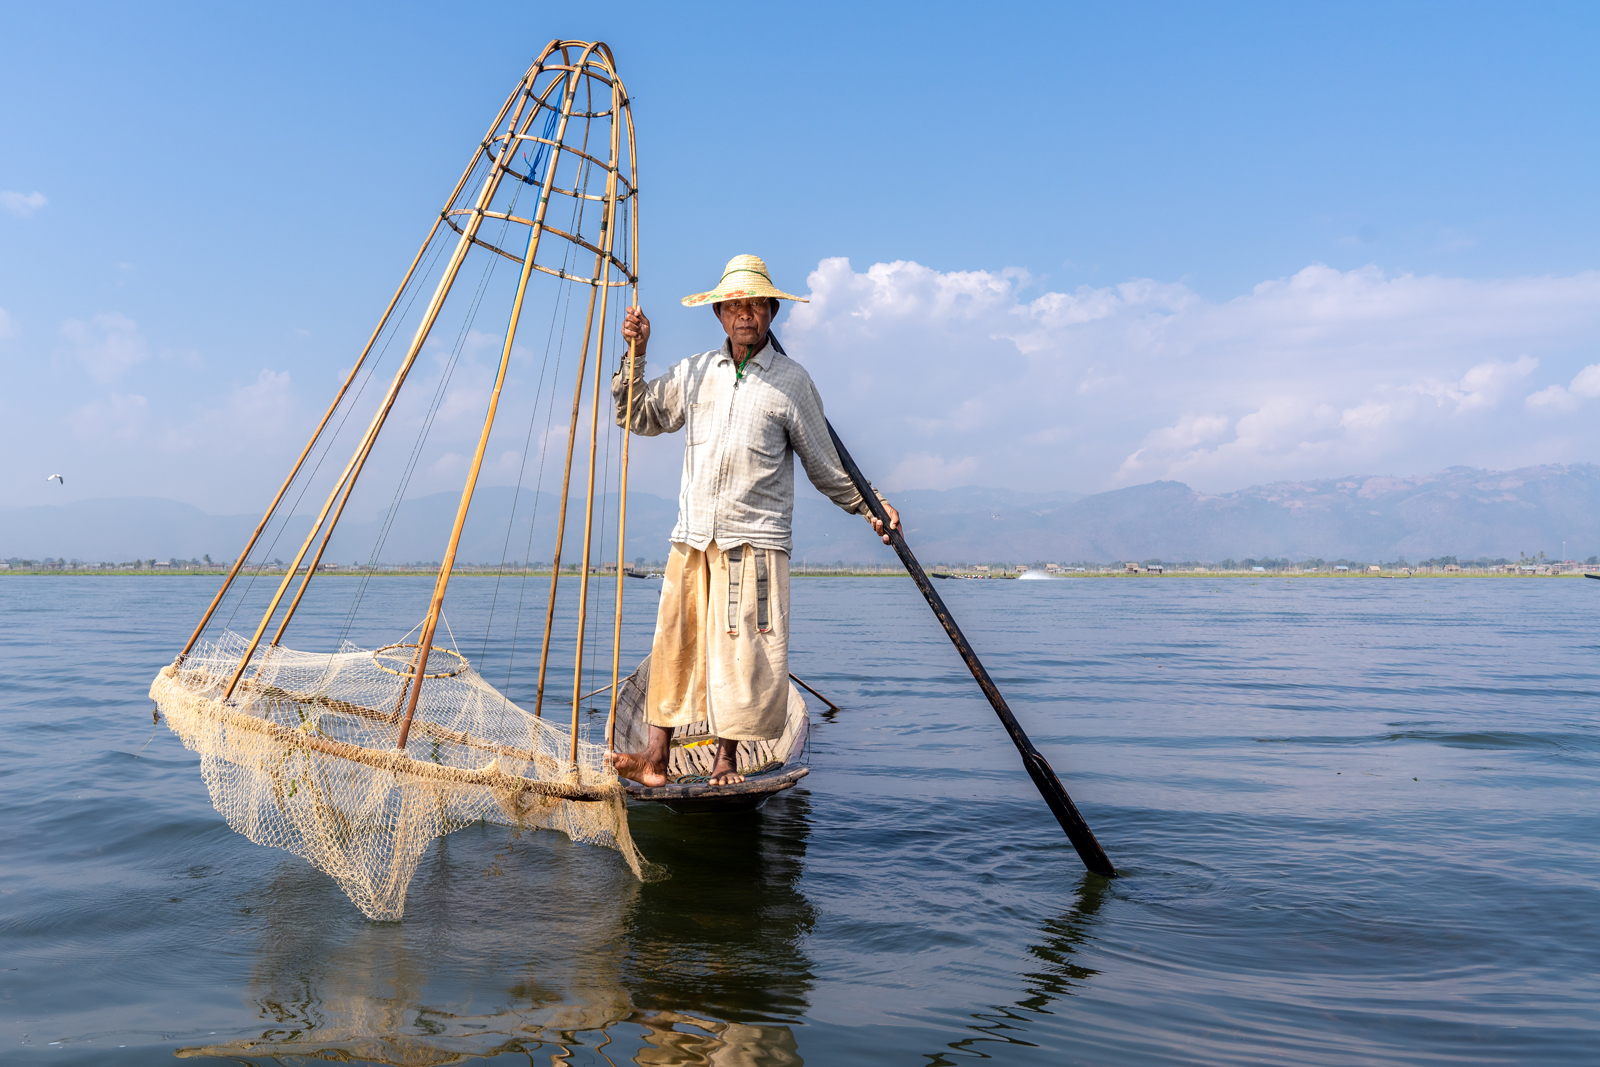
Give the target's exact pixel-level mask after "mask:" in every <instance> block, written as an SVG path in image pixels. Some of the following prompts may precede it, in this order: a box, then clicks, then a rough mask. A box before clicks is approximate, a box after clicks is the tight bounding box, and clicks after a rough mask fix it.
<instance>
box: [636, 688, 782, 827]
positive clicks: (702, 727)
mask: <svg viewBox="0 0 1600 1067" xmlns="http://www.w3.org/2000/svg"><path fill="white" fill-rule="evenodd" d="M649 688H650V657H649V656H646V657H645V658H644V662H643V663H641V664H639V669H638V670H636V671H634V672H633V673H632V674H630V675H628V677H627V678H625V679H623V681H622V683H621V685H620V686H619V688H618V692H617V727H616V745H615V746H614V747H615V748H616V750H617V751H618V752H638V751H639V750H641V749H643V748H644V747H645V742H646V741H647V740H648V733H649V727H648V726H647V725H646V723H645V721H644V704H645V694H646V692H647V691H648V690H649ZM810 733H811V721H810V715H809V713H808V712H807V711H806V702H805V700H804V699H803V698H802V697H801V696H800V690H799V689H798V688H796V687H795V684H794V683H793V682H790V683H789V711H788V719H787V720H786V721H785V723H784V728H783V733H782V734H781V735H780V736H779V737H778V738H777V739H776V740H773V741H746V742H742V743H741V744H740V745H739V770H740V772H741V773H742V774H744V776H745V780H744V781H742V782H737V783H735V784H733V785H711V784H710V775H711V765H712V764H713V763H714V762H715V761H716V753H717V739H716V738H715V737H713V736H711V732H710V728H709V726H708V724H707V723H705V722H704V721H702V722H697V723H694V724H692V725H689V726H684V727H679V728H678V729H677V730H675V731H673V736H672V751H671V754H670V755H669V756H668V757H667V784H666V785H664V786H661V787H658V788H654V789H652V788H649V787H647V786H642V785H637V784H635V783H632V782H629V783H627V790H628V797H629V799H631V800H647V801H654V802H656V803H660V804H665V805H666V806H667V807H669V808H671V809H672V810H673V811H676V812H680V813H684V814H688V813H691V812H708V811H748V810H750V809H752V808H759V807H760V806H761V805H763V804H765V803H766V802H767V801H768V800H770V799H771V798H772V797H773V796H774V795H776V794H778V793H781V792H783V791H784V790H785V789H793V788H794V786H795V783H797V782H799V781H800V779H802V778H804V777H805V776H806V775H808V774H810V773H811V770H810V768H809V767H807V766H806V763H805V759H806V741H807V739H808V738H809V736H810Z"/></svg>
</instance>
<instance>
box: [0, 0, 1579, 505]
mask: <svg viewBox="0 0 1600 1067" xmlns="http://www.w3.org/2000/svg"><path fill="white" fill-rule="evenodd" d="M590 7H591V8H592V9H585V8H584V7H582V6H578V7H573V8H572V9H571V10H570V11H568V12H567V13H565V14H559V13H557V9H556V8H554V7H552V6H549V5H534V4H520V3H519V4H511V3H504V4H502V3H455V4H449V5H443V4H439V5H424V4H404V3H383V4H359V3H354V4H341V5H312V4H295V3H286V4H276V5H270V6H266V5H261V6H251V7H247V6H243V5H215V4H207V5H201V4H147V5H134V4H71V5H65V4H63V5H14V6H12V7H10V8H9V9H8V11H7V13H6V15H5V18H4V24H5V32H4V33H3V34H0V98H3V99H4V100H5V101H6V104H5V106H4V108H3V109H0V369H3V382H4V385H3V387H0V452H3V454H4V456H5V458H6V462H5V463H4V464H3V465H0V506H25V505H31V504H40V503H63V502H67V501H70V500H82V499H88V498H94V497H108V496H138V495H148V496H161V497H169V498H172V499H177V500H182V501H184V502H187V503H191V504H194V505H196V506H199V507H201V508H202V509H204V510H206V511H209V512H212V513H218V514H229V513H240V512H248V511H255V510H259V509H260V507H261V506H262V505H263V504H264V503H265V501H266V500H267V499H269V498H270V496H271V493H272V492H273V491H274V490H275V489H276V486H277V484H278V482H279V480H280V479H281V477H282V474H283V472H284V471H285V470H286V469H287V467H288V465H289V463H291V462H292V461H293V459H294V456H295V455H296V454H297V453H298V451H299V448H300V447H301V445H302V444H303V443H304V435H305V434H306V433H307V432H308V430H309V428H310V427H311V426H312V425H313V424H314V422H315V419H316V418H317V417H318V416H319V415H320V413H321V411H322V409H323V408H324V407H325V405H326V404H327V402H328V400H329V399H330V398H331V396H332V394H333V392H334V390H335V389H336V388H337V386H338V383H339V381H340V380H342V377H343V375H344V373H345V372H346V371H347V370H348V368H349V366H350V364H351V362H352V361H353V359H354V356H355V355H356V354H357V353H358V352H359V351H360V349H361V346H362V345H363V343H364V342H365V341H366V339H367V336H368V334H369V333H370V332H371V330H372V327H373V325H374V324H375V322H376V320H377V318H378V315H379V314H380V313H381V312H382V309H383V306H384V304H385V303H386V302H387V300H388V298H389V295H390V294H391V293H392V291H393V289H394V287H395V285H396V284H397V283H398V282H399V280H400V278H401V275H402V274H403V272H404V270H405V268H406V266H407V264H409V262H410V261H411V258H412V256H413V255H414V254H415V252H416V249H417V247H418V245H419V243H420V242H421V240H422V238H423V237H424V235H425V234H426V232H427V228H428V226H429V225H430V224H431V221H432V219H433V218H434V217H435V216H436V214H437V212H438V210H439V208H440V206H441V204H442V202H443V200H444V198H445V196H446V195H447V194H448V192H449V191H450V188H451V186H452V184H453V183H454V181H455V179H456V178H457V176H458V175H459V173H460V171H461V169H462V167H463V165H464V164H465V162H466V160H467V158H468V156H469V154H470V153H471V151H472V150H473V148H474V146H475V145H476V143H477V141H478V139H479V138H480V137H481V136H482V133H483V130H484V129H485V128H486V127H487V125H488V123H489V120H490V119H491V118H492V117H493V115H494V113H495V111H496V109H497V108H498V107H499V105H500V103H501V101H502V100H504V98H505V96H506V94H507V93H508V92H509V91H510V89H511V88H512V87H513V86H514V85H515V83H516V82H517V80H518V78H520V77H521V75H522V73H523V72H524V70H525V69H526V68H527V65H528V63H529V62H530V61H531V59H532V58H533V57H534V56H535V55H536V54H537V53H538V51H539V50H540V48H541V47H542V46H543V45H544V43H545V42H546V41H548V40H549V39H551V38H552V37H558V36H559V37H569V38H580V39H600V40H604V41H607V42H608V43H609V44H610V45H611V46H612V48H613V49H614V51H615V54H616V56H617V61H618V66H619V69H620V70H621V72H622V74H623V76H624V78H625V80H626V82H627V84H628V87H629V92H630V95H631V102H632V107H633V110H634V115H635V121H636V123H637V129H638V145H639V153H640V188H641V194H640V211H641V215H640V262H639V273H640V278H641V288H640V296H641V301H642V304H643V306H644V307H645V309H646V311H647V312H648V313H649V314H650V316H651V318H652V321H653V324H654V340H653V341H652V346H651V354H650V355H651V367H652V373H655V372H660V371H662V370H664V369H665V368H666V366H667V365H668V363H669V362H671V361H672V360H674V359H676V358H678V357H680V356H683V355H688V354H690V353H692V352H695V351H701V350H704V349H707V348H710V347H713V346H715V345H716V344H717V343H719V342H720V340H721V335H720V331H719V330H718V328H717V326H716V323H715V322H714V321H713V320H712V319H711V316H710V314H709V312H707V311H705V310H704V309H696V310H690V309H685V308H682V307H681V306H679V304H678V298H679V297H681V296H683V295H685V294H687V293H691V292H696V291H699V290H703V289H707V288H710V287H711V286H712V285H713V284H714V283H715V282H716V280H717V278H718V277H719V275H720V273H721V267H722V264H723V263H724V262H725V261H726V260H727V259H728V258H729V257H731V256H733V255H735V254H738V253H743V252H753V253H755V254H758V255H761V256H763V257H764V258H765V259H766V260H767V261H768V263H769V265H770V266H771V268H772V271H773V276H774V278H775V280H776V281H777V283H778V284H779V285H780V286H782V287H784V288H787V289H788V290H789V291H791V292H797V293H801V294H806V295H809V296H810V297H811V302H810V303H808V304H804V305H792V306H790V307H788V308H786V310H785V312H784V314H783V315H782V316H781V317H780V319H779V322H778V332H779V335H780V336H781V337H783V338H784V341H785V346H786V348H787V349H788V350H789V352H790V353H791V354H792V355H794V356H795V357H796V358H797V359H799V360H800V361H801V362H802V363H804V364H805V365H806V367H807V368H808V369H809V370H810V372H811V374H812V375H813V377H814V378H815V379H816V381H817V384H818V387H819V389H820V391H821V394H822V396H823V398H824V400H825V402H826V404H827V409H828V413H829V416H830V418H831V419H832V421H833V422H834V423H835V425H836V426H837V427H838V429H839V431H840V433H841V435H842V436H843V437H844V438H845V440H846V441H847V442H848V443H850V445H851V447H852V450H853V451H854V452H855V453H856V458H857V459H858V461H860V463H861V465H862V466H863V468H864V469H865V470H866V471H867V473H868V474H869V475H870V476H872V477H873V479H874V480H875V481H876V482H877V483H878V484H879V485H880V486H882V487H884V488H886V489H888V490H891V491H893V490H896V489H901V490H904V489H926V488H932V489H942V488H952V487H956V486H962V485H981V486H996V487H1008V488H1014V489H1031V490H1040V491H1046V490H1049V491H1055V490H1068V491H1073V492H1080V493H1093V492H1100V491H1104V490H1107V489H1113V488H1117V487H1121V486H1126V485H1134V484H1141V483H1144V482H1149V481H1155V480H1160V479H1174V480H1178V481H1183V482H1185V483H1187V484H1189V485H1191V486H1194V487H1195V488H1197V489H1200V490H1202V491H1205V492H1224V491H1228V490H1232V489H1237V488H1241V487H1243V486H1246V485H1251V484H1258V483H1261V482H1267V481H1276V480H1286V479H1287V480H1292V479H1311V478H1323V477H1338V476H1344V475H1350V474H1387V475H1402V476H1403V475H1413V474H1423V473H1426V472H1429V471H1434V470H1439V469H1442V468H1444V467H1448V466H1452V465H1458V464H1467V465H1473V466H1480V467H1489V468H1493V469H1509V468H1514V467H1518V466H1525V465H1530V464H1538V463H1579V462H1597V461H1600V418H1597V416H1600V200H1597V198H1596V196H1595V193H1594V190H1595V189H1597V188H1600V147H1597V146H1600V138H1597V136H1596V134H1597V132H1600V131H1597V128H1596V127H1597V122H1596V119H1597V111H1600V64H1596V63H1594V62H1593V56H1594V55H1595V54H1596V50H1597V46H1600V8H1597V7H1595V6H1594V5H1592V4H1559V3H1551V4H1541V5H1515V6H1513V5H1490V4H1470V3H1469V4H1460V3H1456V4H1405V5H1394V4H1343V5H1321V6H1313V5H1287V4H1275V3H1274V4H1248V3H1238V4H1213V5H1196V4H1178V3H1172V4H1122V5H1104V4H1096V5H1090V4H1070V3H1056V4H1044V5H1030V4H1008V5H977V4H938V3H932V4H930V3H918V4H864V3H859V2H858V3H851V4H829V3H812V4H806V5H767V6H756V7H752V6H749V5H719V4H704V5H699V6H696V7H695V8H694V9H693V10H692V12H691V11H689V9H687V8H683V7H680V6H677V5H671V6H669V5H658V4H652V5H644V4H640V5H629V4H618V3H613V4H606V5H591V6H590ZM479 340H481V341H482V342H483V343H481V344H477V345H475V346H469V350H468V351H467V352H466V353H465V354H464V356H463V357H462V358H463V361H464V363H463V366H464V368H465V372H464V373H462V374H460V375H459V376H458V378H457V379H455V384H454V385H453V386H452V388H454V389H455V390H456V392H457V394H458V395H455V396H453V397H452V398H451V406H452V409H453V410H454V409H459V410H460V411H461V412H462V413H463V416H462V418H461V420H460V421H461V429H460V434H459V435H458V436H460V439H461V440H462V441H469V440H470V433H471V430H470V426H471V423H472V421H473V419H472V418H471V417H469V416H470V415H471V412H472V411H473V410H477V411H480V412H481V410H482V408H483V404H484V403H485V401H486V398H487V388H488V382H489V380H490V378H491V377H492V364H493V359H494V355H495V353H496V351H497V346H496V344H495V343H494V338H493V337H486V338H480V339H479ZM680 457H681V442H679V441H677V440H676V439H673V438H660V439H656V440H650V441H641V442H639V444H638V447H637V450H636V452H635V454H634V468H633V469H634V479H633V482H632V484H633V485H634V487H635V488H637V489H642V490H645V491H651V492H657V493H659V494H661V495H665V496H671V495H674V493H675V491H676V484H677V468H678V464H679V462H680ZM513 466H515V464H512V463H509V462H507V463H502V464H499V465H498V466H496V465H494V464H491V467H490V469H489V472H488V474H487V475H486V478H488V480H489V482H490V483H491V484H493V483H494V482H495V481H496V480H497V479H502V480H509V479H510V478H511V474H510V473H509V471H510V469H511V467H513ZM52 474H61V475H62V476H63V478H64V479H65V484H64V485H61V484H57V483H55V482H49V481H46V478H47V477H48V476H49V475H52ZM453 477H454V478H457V479H458V475H457V474H455V473H453V472H452V471H451V470H449V469H445V468H440V469H439V470H438V471H435V472H431V473H430V472H424V476H423V477H422V478H421V479H420V480H419V481H418V482H417V483H416V485H415V486H414V491H416V492H421V491H430V490H437V489H442V488H445V487H447V486H448V485H449V484H450V480H451V478H453ZM430 478H432V480H431V481H430ZM455 484H457V485H459V480H457V481H456V483H455Z"/></svg>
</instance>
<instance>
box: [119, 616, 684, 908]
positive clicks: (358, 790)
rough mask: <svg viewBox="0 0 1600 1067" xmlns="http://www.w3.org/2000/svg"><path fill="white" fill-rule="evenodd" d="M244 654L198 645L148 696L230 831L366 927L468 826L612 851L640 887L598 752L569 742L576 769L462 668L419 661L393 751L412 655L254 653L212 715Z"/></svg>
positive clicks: (538, 728)
mask: <svg viewBox="0 0 1600 1067" xmlns="http://www.w3.org/2000/svg"><path fill="white" fill-rule="evenodd" d="M247 647H248V644H247V642H246V641H245V639H244V638H243V637H241V636H239V635H238V634H235V633H232V632H231V631H230V632H227V633H225V634H223V636H222V637H221V638H220V639H219V640H218V641H216V642H214V643H209V644H202V645H198V646H196V647H195V649H194V650H193V651H192V652H190V654H189V655H188V656H187V657H186V658H184V659H183V660H182V661H181V664H174V665H172V666H169V667H166V668H164V669H163V670H162V671H161V673H160V674H158V675H157V676H156V679H155V681H154V683H152V685H151V686H150V698H151V699H152V700H154V701H155V702H156V705H157V706H158V708H159V709H160V711H161V713H162V714H163V715H165V716H166V720H167V725H168V726H169V727H171V729H172V730H173V732H174V733H176V734H177V735H178V737H179V738H180V739H181V740H182V741H183V744H184V747H186V748H189V749H192V750H194V751H195V752H198V753H199V754H200V757H201V768H202V773H203V774H204V776H205V780H206V786H207V788H208V789H209V790H210V793H211V803H212V804H213V805H214V806H215V807H216V809H217V811H218V812H220V813H221V814H222V816H223V818H225V819H226V820H227V822H228V825H229V826H231V827H233V828H234V829H235V830H237V831H238V832H239V833H241V834H244V835H245V836H246V837H248V838H249V839H250V840H251V841H254V842H255V843H256V844H259V845H269V846H272V847H274V848H283V849H288V850H289V851H290V852H293V853H294V854H296V855H297V856H300V857H302V858H304V859H306V860H308V861H310V862H311V863H312V864H313V865H314V866H316V867H317V868H318V869H319V870H321V871H323V872H325V873H326V874H328V875H329V876H330V877H331V878H333V879H334V881H336V882H337V883H338V884H339V887H340V888H341V889H343V890H344V891H345V893H346V894H348V895H349V897H350V899H351V900H352V901H353V902H354V903H355V905H356V906H357V907H359V908H360V909H361V910H362V912H364V913H365V914H366V915H367V916H368V917H369V918H372V919H378V920H396V919H399V918H400V916H401V914H402V913H403V912H404V910H405V897H406V887H407V886H408V885H409V884H410V882H411V876H412V874H413V873H414V872H415V871H416V868H417V862H418V861H419V860H420V859H421V858H422V854H423V852H424V851H426V849H427V847H428V845H429V843H430V842H432V841H433V839H434V838H436V837H441V836H443V835H444V834H447V833H449V832H450V831H452V830H455V829H459V828H460V827H463V826H466V825H468V824H469V823H473V822H477V821H478V820H480V819H483V820H487V821H489V822H493V823H499V824H501V825H505V826H510V827H515V828H518V829H524V828H528V829H534V828H546V829H552V830H560V831H562V832H563V833H565V834H566V835H567V836H568V837H570V838H572V839H573V840H574V841H581V842H586V843H590V844H599V845H606V846H609V847H611V848H615V849H616V850H617V851H619V852H621V853H622V856H623V858H624V859H625V860H627V862H628V866H629V867H631V868H632V870H633V872H634V874H635V875H636V876H638V877H639V878H641V879H647V878H649V877H651V875H652V868H651V867H650V865H649V864H648V863H646V862H645V861H644V860H643V859H642V858H641V857H640V855H639V852H638V849H636V848H635V847H634V844H633V839H632V838H631V837H630V836H629V834H628V817H627V812H626V810H625V807H624V792H623V788H622V785H621V783H620V782H619V780H618V779H617V776H616V774H615V772H614V771H612V770H611V769H610V768H609V767H607V766H606V765H605V764H604V762H603V760H602V755H603V752H604V749H603V748H602V747H601V746H599V745H593V744H589V743H588V742H586V741H583V740H580V741H579V743H578V746H577V759H576V761H573V760H572V759H571V758H570V757H571V750H572V736H571V734H570V732H569V731H568V730H567V729H566V728H565V727H564V726H561V725H558V724H556V723H553V722H551V721H549V720H547V719H542V718H535V717H534V716H533V715H532V714H530V713H529V712H527V711H524V710H523V709H522V708H519V707H518V706H516V705H515V704H513V703H512V702H511V701H510V700H508V699H507V698H506V697H505V696H504V695H503V694H501V693H500V692H498V691H497V690H495V688H494V687H493V686H491V685H489V684H488V683H487V682H485V681H484V680H483V678H482V677H480V676H479V674H478V673H477V672H476V671H474V670H473V669H472V668H471V666H470V665H469V664H468V663H467V661H466V660H465V659H464V658H463V657H461V656H460V655H459V654H457V653H454V652H451V651H449V650H448V649H440V648H434V649H433V650H432V652H431V653H430V657H429V668H428V671H429V673H428V675H427V678H426V680H425V681H424V682H423V685H422V694H421V697H420V698H419V699H418V702H417V708H416V713H415V716H414V718H413V720H412V724H411V732H410V736H409V737H408V738H407V743H406V747H405V750H404V751H403V752H402V751H400V750H398V749H396V748H395V747H394V746H395V742H396V740H397V738H398V735H399V725H400V720H401V717H402V716H403V715H404V713H405V702H406V698H407V697H408V695H409V686H410V677H409V673H408V666H409V665H410V664H411V663H412V662H413V657H414V656H415V654H416V647H415V646H407V645H391V646H388V647H386V648H382V649H377V650H368V649H362V648H358V647H356V646H355V645H353V644H350V643H349V642H345V643H344V644H343V645H342V646H341V647H340V650H339V651H338V652H336V653H333V654H331V655H330V654H325V653H310V652H295V651H292V650H290V649H285V648H279V647H272V648H267V649H263V650H259V651H257V653H256V654H255V656H254V658H253V659H252V660H251V671H250V674H249V676H248V677H246V678H244V679H242V680H241V681H240V682H239V684H238V686H237V687H236V688H235V689H234V692H233V695H232V696H231V697H230V698H229V699H228V700H227V701H223V700H222V699H221V698H222V695H223V693H224V692H225V691H226V689H227V685H228V680H229V679H230V678H231V677H232V676H233V673H234V670H235V669H236V668H237V667H238V665H239V661H240V659H241V658H242V657H243V656H244V653H245V650H246V648H247Z"/></svg>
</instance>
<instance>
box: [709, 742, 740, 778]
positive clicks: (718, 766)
mask: <svg viewBox="0 0 1600 1067" xmlns="http://www.w3.org/2000/svg"><path fill="white" fill-rule="evenodd" d="M738 759H739V742H737V741H727V740H723V741H718V742H717V762H716V763H713V764H712V765H711V775H710V782H711V784H712V785H736V784H738V783H739V782H742V781H744V775H742V774H740V773H739V762H738Z"/></svg>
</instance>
